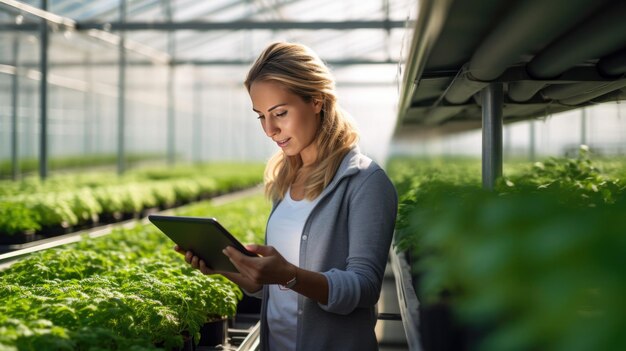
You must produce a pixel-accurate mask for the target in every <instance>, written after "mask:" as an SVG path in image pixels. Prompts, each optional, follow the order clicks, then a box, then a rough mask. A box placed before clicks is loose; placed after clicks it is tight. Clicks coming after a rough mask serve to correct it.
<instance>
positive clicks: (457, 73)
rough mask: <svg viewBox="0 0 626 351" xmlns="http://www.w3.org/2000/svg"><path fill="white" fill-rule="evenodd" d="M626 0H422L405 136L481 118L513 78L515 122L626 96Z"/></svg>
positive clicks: (506, 107)
mask: <svg viewBox="0 0 626 351" xmlns="http://www.w3.org/2000/svg"><path fill="white" fill-rule="evenodd" d="M624 18H626V2H624V1H622V0H600V1H593V2H590V1H585V0H578V1H571V0H554V1H509V0H490V1H484V0H463V1H461V0H445V1H444V0H441V1H440V0H436V1H435V0H422V1H420V6H419V12H418V17H417V20H416V22H415V27H414V31H413V37H412V44H411V45H412V46H411V49H410V50H409V56H408V60H407V65H406V67H405V68H406V72H405V75H404V81H403V83H402V93H401V98H400V105H399V113H398V122H397V125H396V132H395V135H396V137H403V136H406V137H409V138H413V137H415V136H416V135H419V136H436V135H441V134H446V133H453V132H459V131H465V130H470V129H475V128H480V126H481V116H482V112H481V99H480V92H481V90H483V88H484V87H486V86H487V85H489V84H490V83H492V82H500V83H503V84H502V85H503V94H504V100H503V118H504V121H505V123H506V122H513V121H519V120H525V119H532V118H537V117H543V116H547V115H550V114H553V113H557V112H561V111H565V110H569V109H576V108H580V107H583V106H587V105H590V104H596V103H600V102H607V101H618V100H623V99H625V98H626V79H625V73H626V21H624Z"/></svg>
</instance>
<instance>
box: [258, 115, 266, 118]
mask: <svg viewBox="0 0 626 351" xmlns="http://www.w3.org/2000/svg"><path fill="white" fill-rule="evenodd" d="M257 119H265V116H263V115H261V116H257Z"/></svg>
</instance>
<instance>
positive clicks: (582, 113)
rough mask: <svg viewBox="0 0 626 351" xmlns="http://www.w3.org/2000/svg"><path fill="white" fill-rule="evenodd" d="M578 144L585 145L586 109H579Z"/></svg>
mask: <svg viewBox="0 0 626 351" xmlns="http://www.w3.org/2000/svg"><path fill="white" fill-rule="evenodd" d="M580 143H581V144H582V145H587V109H586V108H584V107H583V108H581V109H580Z"/></svg>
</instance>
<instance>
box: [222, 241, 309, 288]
mask: <svg viewBox="0 0 626 351" xmlns="http://www.w3.org/2000/svg"><path fill="white" fill-rule="evenodd" d="M246 249H248V250H249V251H251V252H254V253H256V254H258V255H260V256H261V257H250V256H246V255H244V254H242V253H241V252H239V251H238V250H236V249H235V248H233V247H231V246H228V247H227V248H225V249H224V251H223V252H224V254H225V255H226V256H228V258H229V259H230V261H231V262H232V263H233V265H234V266H235V267H236V268H237V270H238V271H239V272H240V273H241V275H242V276H243V277H245V278H246V279H248V280H250V281H251V282H254V283H255V284H285V283H287V282H288V281H289V280H291V279H293V278H294V277H295V276H296V271H297V267H296V266H295V265H293V264H291V263H289V262H288V261H287V260H285V258H284V257H283V256H282V255H281V254H280V253H279V252H278V251H276V249H275V248H274V247H272V246H264V245H247V246H246Z"/></svg>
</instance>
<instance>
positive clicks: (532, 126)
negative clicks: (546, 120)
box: [528, 121, 537, 162]
mask: <svg viewBox="0 0 626 351" xmlns="http://www.w3.org/2000/svg"><path fill="white" fill-rule="evenodd" d="M528 126H529V127H530V140H529V144H530V148H529V149H530V155H529V158H530V161H531V162H535V159H536V158H537V155H536V150H535V121H530V123H529V125H528Z"/></svg>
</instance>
